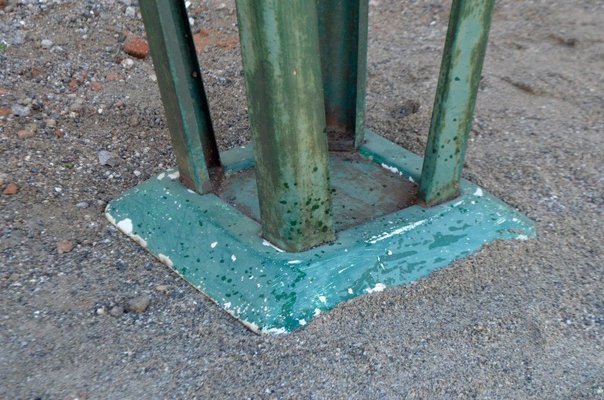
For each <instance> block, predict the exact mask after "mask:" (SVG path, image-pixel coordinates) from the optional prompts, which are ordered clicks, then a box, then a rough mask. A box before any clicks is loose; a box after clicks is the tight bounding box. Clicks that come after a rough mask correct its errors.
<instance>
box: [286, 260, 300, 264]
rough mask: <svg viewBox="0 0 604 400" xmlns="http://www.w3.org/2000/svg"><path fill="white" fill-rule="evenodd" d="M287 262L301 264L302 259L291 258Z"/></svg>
mask: <svg viewBox="0 0 604 400" xmlns="http://www.w3.org/2000/svg"><path fill="white" fill-rule="evenodd" d="M287 263H288V264H302V260H291V261H288V262H287Z"/></svg>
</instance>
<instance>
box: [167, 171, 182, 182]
mask: <svg viewBox="0 0 604 400" xmlns="http://www.w3.org/2000/svg"><path fill="white" fill-rule="evenodd" d="M168 178H170V179H172V180H175V179H178V178H180V172H179V171H176V172H173V173H171V174H169V175H168Z"/></svg>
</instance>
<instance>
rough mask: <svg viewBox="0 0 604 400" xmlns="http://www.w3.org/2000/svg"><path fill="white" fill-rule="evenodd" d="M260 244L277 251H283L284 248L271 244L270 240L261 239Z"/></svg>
mask: <svg viewBox="0 0 604 400" xmlns="http://www.w3.org/2000/svg"><path fill="white" fill-rule="evenodd" d="M262 245H263V246H267V247H272V248H273V249H275V250H277V251H278V252H279V253H285V250H283V249H280V248H278V247H277V246H275V245H274V244H272V243H271V242H269V241H268V240H266V239H264V240H263V241H262Z"/></svg>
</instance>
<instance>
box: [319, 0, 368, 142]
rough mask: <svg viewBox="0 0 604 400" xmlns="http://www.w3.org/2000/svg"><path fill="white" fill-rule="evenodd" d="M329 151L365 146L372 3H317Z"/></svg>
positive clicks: (322, 0)
mask: <svg viewBox="0 0 604 400" xmlns="http://www.w3.org/2000/svg"><path fill="white" fill-rule="evenodd" d="M316 2H317V12H318V14H319V41H320V49H321V71H322V75H323V89H324V94H325V114H326V119H327V132H328V137H329V148H330V149H332V150H351V149H354V148H358V147H359V146H360V145H361V144H362V143H363V134H364V120H365V91H366V80H367V25H368V13H369V0H316Z"/></svg>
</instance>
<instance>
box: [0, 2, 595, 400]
mask: <svg viewBox="0 0 604 400" xmlns="http://www.w3.org/2000/svg"><path fill="white" fill-rule="evenodd" d="M191 3H192V4H191V6H190V7H189V11H190V15H191V17H192V18H193V19H194V21H193V22H194V30H195V32H196V42H197V44H198V46H199V50H200V51H201V53H200V58H201V62H202V65H203V69H204V80H205V84H206V87H207V91H208V95H209V97H210V104H211V109H212V110H211V111H212V114H213V117H214V122H215V126H216V130H217V134H218V136H219V143H220V146H221V148H223V149H226V148H229V147H231V146H234V145H238V144H242V143H244V142H245V141H246V140H247V139H248V136H249V135H248V125H247V117H246V112H245V93H244V89H243V82H242V72H241V63H240V58H239V53H238V43H237V31H236V24H235V22H236V21H235V13H234V5H233V4H232V1H225V2H222V1H215V0H203V1H202V0H195V1H192V2H191ZM449 5H450V3H449V2H448V1H444V0H443V1H440V0H372V1H371V9H370V10H371V16H370V25H371V26H370V50H369V52H370V58H369V83H368V100H367V104H368V125H369V127H370V128H372V129H373V130H375V131H376V132H378V133H380V134H382V135H384V136H386V137H388V138H389V139H391V140H393V141H395V142H397V143H399V144H401V145H403V146H404V147H406V148H409V149H411V150H413V151H415V152H417V153H421V152H422V151H423V146H424V143H425V141H426V132H427V128H428V125H429V117H430V111H431V108H432V99H433V96H434V90H435V85H436V77H437V72H438V67H439V63H440V51H441V48H442V45H443V42H444V36H445V32H446V22H447V15H448V7H449ZM603 26H604V1H601V0H577V1H574V2H569V1H563V0H550V1H547V2H546V1H542V0H518V1H513V2H499V3H498V4H497V9H496V13H495V20H494V24H493V29H492V34H491V41H490V45H489V50H488V54H487V60H486V64H485V68H484V73H483V75H484V76H483V79H482V84H481V89H480V93H479V99H478V106H477V114H476V119H475V123H474V128H473V131H472V133H471V143H470V148H469V151H468V157H467V166H466V169H465V176H466V178H468V179H470V180H472V181H474V182H476V183H478V184H480V185H482V186H484V187H485V188H487V189H488V190H489V191H491V192H492V193H494V194H496V195H497V196H499V197H500V198H502V199H504V200H505V201H506V202H508V203H509V204H511V205H513V206H515V207H517V208H519V209H520V210H522V211H523V212H525V213H526V214H527V215H529V216H530V217H531V218H533V219H534V220H535V221H537V227H538V232H539V236H538V238H537V239H536V240H531V241H525V242H497V243H494V244H491V245H488V246H486V247H485V248H484V249H483V250H481V251H480V252H478V253H477V254H475V255H473V256H471V257H469V258H467V259H465V260H462V261H460V262H458V263H456V264H455V265H453V266H451V267H450V268H447V269H446V270H443V271H440V272H437V273H435V274H433V275H431V276H430V277H429V278H427V279H424V280H422V281H420V282H418V283H416V284H414V285H412V286H408V287H402V288H398V289H389V290H386V291H384V292H382V293H376V294H372V295H367V296H365V297H362V298H358V299H356V300H354V301H351V302H349V303H346V304H343V305H341V306H339V307H337V308H336V309H335V310H334V311H332V312H331V313H328V314H325V315H322V316H320V317H319V318H317V319H316V320H315V321H314V322H313V323H312V324H310V325H309V326H308V327H306V328H305V329H303V330H300V331H297V332H295V333H293V334H291V335H287V336H277V337H270V336H269V337H265V336H256V335H254V334H252V333H251V332H249V331H248V330H246V329H245V328H243V326H242V325H240V324H239V323H238V322H237V321H235V320H233V319H232V318H230V317H229V316H228V315H227V314H226V313H224V312H222V311H220V310H219V309H218V308H217V307H216V306H215V305H213V304H212V303H211V302H210V301H209V300H207V299H206V298H204V297H203V296H202V295H201V294H200V293H198V292H197V291H195V290H194V289H193V288H192V287H190V286H189V285H187V284H186V283H185V282H184V281H183V280H181V279H179V278H178V277H177V276H176V275H175V274H173V273H171V272H170V271H169V270H168V268H167V267H165V266H163V265H162V264H160V263H159V262H158V261H156V260H155V259H154V258H153V257H152V256H150V255H149V254H147V253H146V252H145V251H143V250H142V249H141V248H139V247H138V246H137V245H136V244H134V243H133V242H132V241H129V240H127V239H126V238H125V237H124V236H123V235H122V234H119V233H118V232H117V231H116V230H115V229H114V228H113V227H111V226H109V224H108V223H107V221H106V220H105V219H104V216H103V209H104V207H105V204H106V203H107V201H109V200H110V199H113V198H115V197H116V196H118V195H119V194H120V193H122V192H123V191H125V190H126V189H128V188H131V187H133V186H134V185H136V184H137V183H140V182H142V181H144V180H145V179H147V178H149V177H150V176H152V175H154V174H157V173H159V172H161V171H163V170H164V169H165V168H166V167H168V166H173V165H174V158H173V155H172V152H171V148H170V143H169V138H168V134H167V131H166V128H165V124H164V119H163V109H162V106H161V103H160V100H159V95H158V89H157V84H156V82H155V80H156V79H155V76H154V73H153V68H152V64H151V61H150V60H149V59H148V58H147V59H144V60H143V59H138V58H135V57H132V56H130V55H128V54H126V53H125V52H124V50H123V45H124V41H125V40H126V38H131V37H133V36H139V37H143V36H144V32H143V27H142V22H141V19H140V16H139V11H138V8H137V5H136V2H135V1H134V0H119V1H118V0H96V1H92V0H80V1H70V0H18V1H16V0H0V154H1V160H2V161H1V163H0V180H1V182H0V191H1V192H2V194H0V221H1V224H0V227H1V231H0V288H1V297H0V398H2V399H76V398H78V399H146V398H149V399H151V398H153V399H154V398H189V399H191V398H207V399H217V398H229V399H231V398H237V399H239V398H254V399H283V398H301V399H345V398H356V399H398V398H409V399H449V398H479V399H599V398H604V351H603V345H604V343H603V333H604V284H603V282H604V254H603V245H602V238H603V237H604V224H603V218H602V213H603V211H604V158H603V156H602V153H603V151H604V72H603V71H604V30H603V29H602V27H603Z"/></svg>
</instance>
